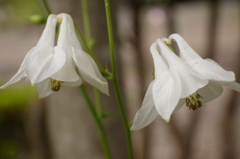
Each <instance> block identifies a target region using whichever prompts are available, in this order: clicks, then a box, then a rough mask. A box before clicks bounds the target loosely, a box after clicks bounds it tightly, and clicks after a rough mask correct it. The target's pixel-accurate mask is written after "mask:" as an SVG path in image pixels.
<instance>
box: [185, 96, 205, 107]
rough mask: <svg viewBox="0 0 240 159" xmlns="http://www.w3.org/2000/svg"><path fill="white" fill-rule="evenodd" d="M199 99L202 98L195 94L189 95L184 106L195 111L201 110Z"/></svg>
mask: <svg viewBox="0 0 240 159" xmlns="http://www.w3.org/2000/svg"><path fill="white" fill-rule="evenodd" d="M200 98H203V97H202V96H200V95H199V94H198V93H197V92H195V93H193V94H191V95H190V96H188V97H187V98H186V106H187V107H188V108H189V109H192V110H197V109H199V108H201V106H202V102H201V101H200V100H199V99H200Z"/></svg>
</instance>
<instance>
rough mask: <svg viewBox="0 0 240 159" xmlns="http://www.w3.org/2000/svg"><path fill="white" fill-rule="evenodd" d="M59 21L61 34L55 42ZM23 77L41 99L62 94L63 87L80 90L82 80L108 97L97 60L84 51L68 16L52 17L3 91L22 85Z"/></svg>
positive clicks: (50, 16) (106, 86)
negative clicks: (57, 93) (35, 87)
mask: <svg viewBox="0 0 240 159" xmlns="http://www.w3.org/2000/svg"><path fill="white" fill-rule="evenodd" d="M57 21H58V22H60V23H61V24H60V33H59V37H58V41H57V45H56V46H54V42H55V30H56V25H57ZM23 77H26V78H27V79H29V80H30V82H31V83H32V85H36V86H37V89H38V92H39V96H40V98H43V97H46V96H48V95H50V94H51V93H52V92H53V91H58V90H59V89H60V87H61V86H79V85H81V84H82V78H83V79H84V80H85V81H86V82H88V83H89V84H91V85H92V86H94V87H96V88H98V89H99V90H100V91H101V92H103V93H105V94H108V84H107V81H106V79H104V78H103V76H102V75H101V73H100V71H99V69H98V67H97V65H96V63H95V62H94V61H93V59H92V58H91V57H90V56H89V55H88V54H87V53H86V52H84V51H83V50H82V47H81V45H80V43H79V40H78V38H77V36H76V33H75V30H74V23H73V20H72V18H71V17H70V16H69V15H68V14H64V13H62V14H59V15H53V14H51V15H49V17H48V20H47V24H46V27H45V29H44V31H43V33H42V36H41V38H40V40H39V41H38V43H37V45H36V46H35V47H34V48H32V49H31V50H30V51H29V52H28V53H27V55H26V56H25V58H24V60H23V62H22V64H21V66H20V68H19V70H18V72H17V73H16V74H15V75H14V76H13V77H12V78H11V79H10V80H9V81H8V82H7V83H6V84H5V85H3V86H2V87H0V89H4V88H6V87H7V86H9V85H11V84H13V83H15V82H18V81H19V80H21V79H22V78H23Z"/></svg>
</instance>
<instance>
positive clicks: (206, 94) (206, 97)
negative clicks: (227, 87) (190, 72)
mask: <svg viewBox="0 0 240 159" xmlns="http://www.w3.org/2000/svg"><path fill="white" fill-rule="evenodd" d="M222 92H223V88H222V86H221V85H220V84H218V83H216V82H211V81H210V82H209V83H208V85H206V86H205V87H203V88H201V89H199V90H198V91H197V93H198V94H199V95H200V96H202V97H203V98H201V99H200V101H201V102H202V103H206V102H209V101H211V100H213V99H215V98H217V97H219V96H220V95H221V94H222Z"/></svg>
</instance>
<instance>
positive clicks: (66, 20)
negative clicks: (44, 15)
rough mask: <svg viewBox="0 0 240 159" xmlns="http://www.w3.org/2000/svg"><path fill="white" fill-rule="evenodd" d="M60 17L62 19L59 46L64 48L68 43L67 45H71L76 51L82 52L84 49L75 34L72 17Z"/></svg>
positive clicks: (61, 15)
mask: <svg viewBox="0 0 240 159" xmlns="http://www.w3.org/2000/svg"><path fill="white" fill-rule="evenodd" d="M58 17H62V24H61V28H60V35H59V39H58V45H59V46H62V45H66V43H67V45H70V46H72V47H74V48H75V49H79V50H82V47H81V45H80V42H79V40H78V37H77V35H76V32H75V28H74V22H73V20H72V17H71V16H70V15H68V14H66V13H62V14H59V15H58Z"/></svg>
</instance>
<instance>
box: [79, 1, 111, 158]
mask: <svg viewBox="0 0 240 159" xmlns="http://www.w3.org/2000/svg"><path fill="white" fill-rule="evenodd" d="M87 1H88V0H81V2H82V14H83V24H84V33H85V38H86V41H87V46H88V48H89V50H90V52H91V53H92V47H90V46H89V44H90V41H91V39H92V36H91V29H90V17H89V14H88V3H87ZM93 92H94V99H95V105H96V108H95V110H96V115H97V117H98V121H99V123H101V125H103V114H102V103H101V98H100V93H99V90H98V89H96V88H93ZM103 135H106V134H105V133H104V134H103ZM105 138H106V136H105ZM106 139H107V138H106ZM106 142H108V141H107V140H106ZM102 144H103V146H105V144H104V143H102ZM106 149H108V150H109V151H105V153H109V152H110V148H109V147H107V148H106ZM106 156H110V157H111V154H106Z"/></svg>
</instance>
